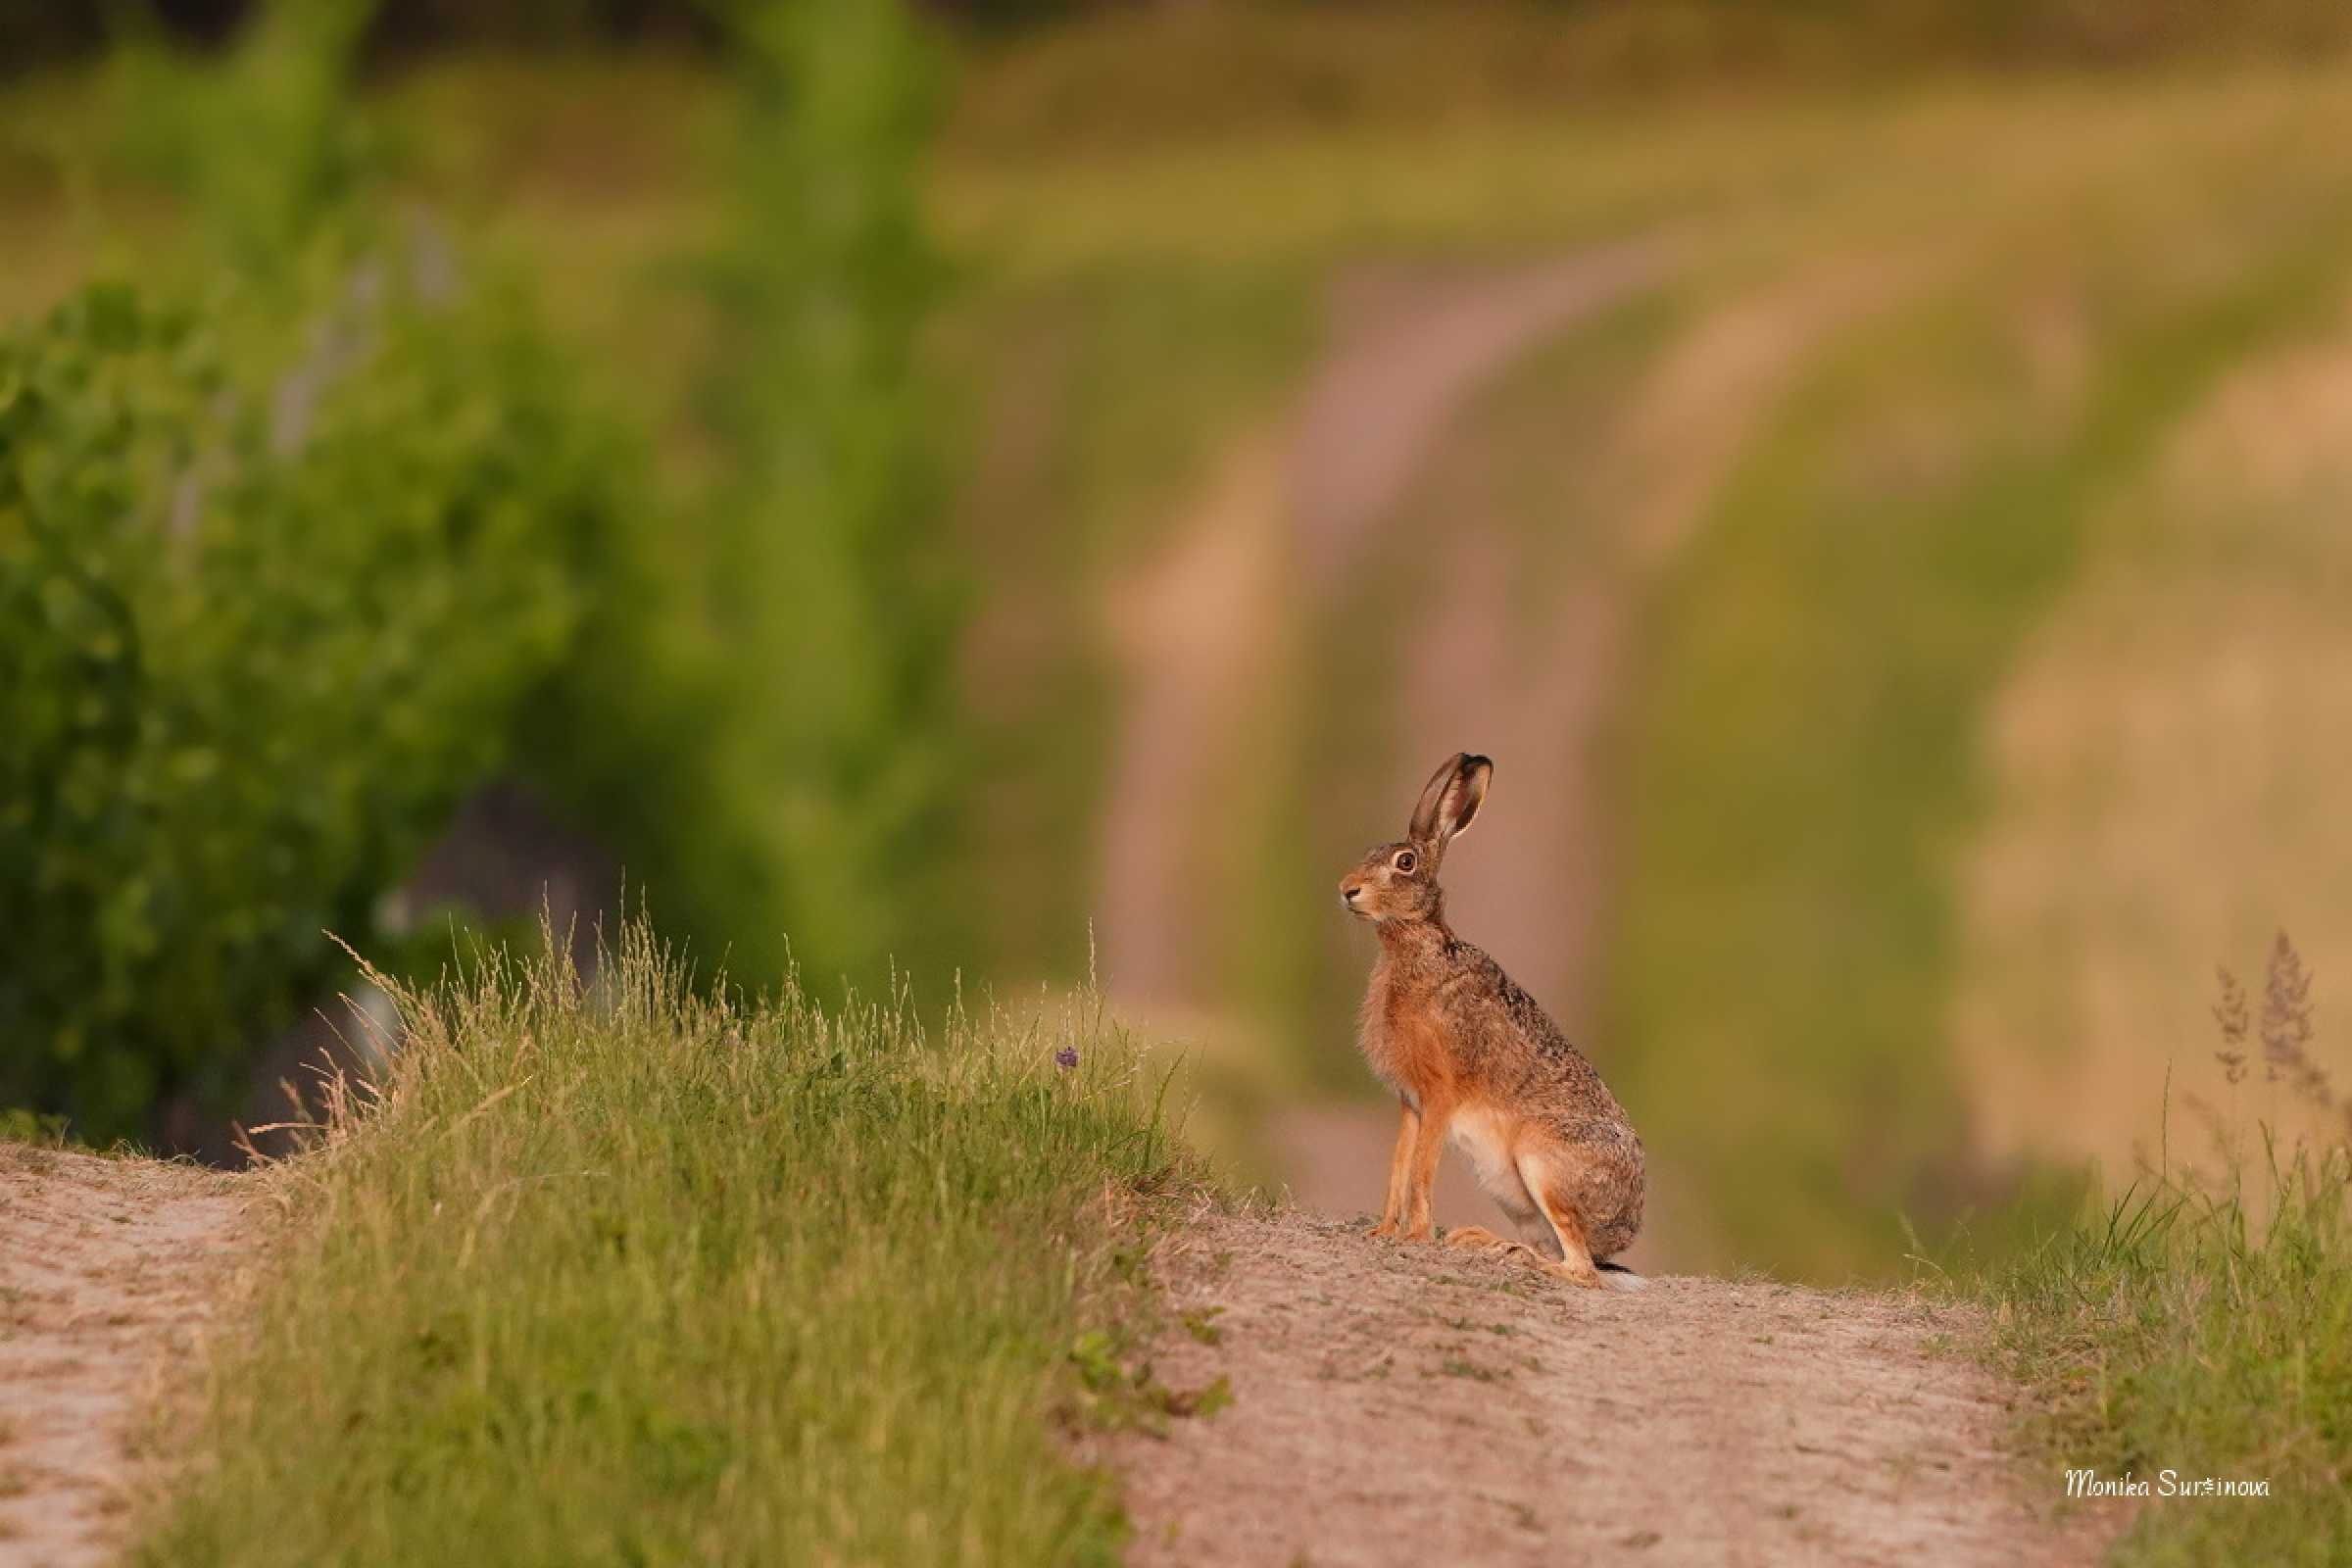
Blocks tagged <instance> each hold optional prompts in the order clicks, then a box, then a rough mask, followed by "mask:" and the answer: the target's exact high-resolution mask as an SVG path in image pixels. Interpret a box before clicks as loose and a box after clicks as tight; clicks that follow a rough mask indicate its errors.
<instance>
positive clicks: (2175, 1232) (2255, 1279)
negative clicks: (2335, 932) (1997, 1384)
mask: <svg viewBox="0 0 2352 1568" xmlns="http://www.w3.org/2000/svg"><path fill="white" fill-rule="evenodd" d="M2216 1012H2217V1014H2218V1015H2219V1016H2220V1018H2221V1020H2222V1037H2221V1039H2220V1041H2219V1042H2218V1045H2219V1047H2220V1050H2219V1052H2217V1053H2216V1054H2219V1055H2221V1056H2223V1057H2224V1058H2225V1060H2226V1061H2228V1063H2229V1064H2228V1065H2225V1066H2224V1067H2223V1068H2222V1072H2221V1076H2222V1077H2223V1079H2224V1080H2225V1082H2226V1088H2225V1090H2224V1098H2223V1099H2221V1100H2219V1101H2215V1102H2207V1101H2203V1100H2202V1099H2194V1100H2189V1101H2187V1102H2185V1103H2183V1102H2181V1101H2180V1100H2175V1101H2174V1102H2173V1103H2174V1106H2175V1113H2174V1118H2173V1123H2172V1125H2173V1127H2174V1129H2175V1131H2174V1138H2173V1141H2172V1142H2171V1143H2170V1144H2169V1145H2168V1146H2167V1147H2164V1148H2163V1149H2161V1150H2160V1151H2159V1152H2158V1153H2157V1154H2156V1156H2155V1159H2154V1163H2153V1167H2152V1168H2151V1169H2150V1170H2148V1171H2147V1172H2145V1173H2143V1175H2142V1176H2141V1178H2140V1180H2139V1181H2138V1182H2137V1183H2135V1184H2134V1185H2133V1186H2132V1187H2131V1190H2130V1191H2129V1192H2128V1193H2126V1194H2125V1195H2124V1196H2122V1197H2120V1198H2117V1199H2114V1200H2112V1201H2109V1202H2107V1203H2106V1204H2105V1205H2104V1206H2099V1207H2094V1208H2093V1209H2092V1210H2091V1211H2090V1212H2089V1213H2087V1214H2086V1215H2084V1216H2083V1218H2082V1220H2080V1221H2079V1222H2078V1223H2076V1224H2074V1225H2072V1226H2069V1227H2067V1228H2064V1229H2062V1230H2060V1231H2059V1232H2057V1233H2056V1234H2055V1235H2054V1236H2053V1237H2052V1238H2051V1239H2050V1240H2049V1241H2047V1242H2046V1243H2044V1244H2043V1245H2042V1246H2040V1247H2038V1248H2036V1249H2034V1250H2033V1251H2031V1252H2029V1253H2027V1254H2025V1255H2023V1256H2022V1257H2019V1258H2016V1259H2012V1260H2008V1261H2005V1262H2002V1263H1998V1264H1996V1265H1995V1266H1994V1267H1992V1268H1991V1269H1990V1270H1988V1271H1987V1272H1986V1273H1985V1274H1984V1275H1983V1276H1982V1277H1980V1278H1979V1279H1978V1280H1977V1281H1975V1282H1974V1284H1973V1287H1972V1289H1973V1290H1974V1292H1975V1293H1976V1294H1977V1295H1978V1296H1979V1297H1981V1298H1982V1299H1984V1300H1985V1302H1986V1303H1987V1304H1988V1305H1989V1306H1990V1307H1991V1308H1992V1310H1993V1314H1994V1330H1993V1335H1992V1341H1991V1345H1990V1350H1991V1353H1992V1359H1993V1360H1994V1362H1995V1364H1996V1365H1998V1366H1999V1367H2000V1368H2001V1370H2003V1371H2005V1372H2008V1373H2010V1374H2012V1375H2014V1376H2017V1377H2019V1378H2021V1379H2022V1380H2024V1381H2025V1382H2026V1383H2027V1384H2028V1385H2029V1386H2030V1387H2032V1388H2033V1389H2034V1392H2035V1393H2036V1394H2037V1395H2038V1396H2039V1397H2038V1398H2037V1399H2036V1400H2034V1402H2033V1403H2032V1404H2031V1405H2030V1406H2029V1408H2030V1409H2031V1410H2032V1412H2033V1413H2032V1414H2030V1415H2029V1416H2028V1417H2027V1418H2026V1423H2025V1438H2026V1445H2027V1448H2028V1451H2029V1452H2030V1453H2031V1454H2032V1455H2033V1456H2034V1459H2035V1461H2036V1462H2037V1465H2038V1467H2039V1468H2040V1470H2041V1471H2042V1473H2044V1474H2046V1475H2047V1476H2049V1477H2050V1478H2051V1484H2052V1485H2056V1484H2057V1480H2056V1478H2058V1477H2059V1476H2060V1475H2062V1474H2063V1472H2064V1471H2066V1470H2070V1469H2092V1470H2095V1471H2096V1472H2097V1473H2098V1474H2099V1476H2100V1477H2101V1478H2103V1479H2106V1480H2111V1481H2113V1480H2130V1481H2135V1482H2139V1483H2142V1484H2144V1485H2145V1486H2146V1487H2147V1488H2148V1489H2149V1492H2148V1495H2149V1496H2150V1500H2149V1501H2148V1502H2147V1503H2146V1504H2144V1505H2143V1507H2142V1510H2141V1512H2140V1513H2139V1515H2138V1517H2137V1519H2136V1520H2135V1521H2134V1523H2133V1527H2132V1528H2131V1531H2130V1532H2129V1533H2128V1534H2127V1535H2126V1536H2125V1537H2124V1538H2123V1540H2122V1541H2121V1542H2119V1543H2118V1544H2117V1546H2116V1549H2115V1552H2114V1554H2113V1557H2112V1559H2111V1560H2112V1561H2114V1562H2116V1563H2118V1564H2128V1565H2134V1568H2137V1565H2143V1564H2145V1565H2156V1564H2166V1565H2170V1564H2187V1563H2246V1562H2265V1563H2282V1564H2312V1565H2318V1564H2324V1563H2336V1562H2342V1561H2343V1560H2344V1558H2345V1556H2346V1554H2347V1553H2348V1552H2352V1486H2348V1485H2347V1483H2348V1482H2352V1421H2348V1420H2347V1417H2346V1412H2347V1410H2352V1213H2348V1212H2347V1202H2348V1199H2352V1142H2347V1139H2346V1136H2345V1131H2344V1129H2345V1127H2346V1126H2347V1121H2346V1118H2345V1110H2346V1105H2345V1103H2343V1102H2341V1101H2340V1100H2338V1099H2337V1098H2336V1096H2335V1093H2334V1090H2333V1088H2332V1085H2331V1084H2330V1082H2329V1075H2328V1074H2327V1069H2326V1067H2325V1066H2324V1065H2323V1064H2322V1063H2321V1060H2320V1057H2319V1055H2318V1047H2317V1038H2316V1034H2315V1030H2314V1028H2313V1022H2312V1014H2313V1008H2312V1004H2311V977H2310V972H2309V971H2308V970H2307V969H2306V968H2305V967H2304V966H2303V963H2302V960H2301V958H2300V956H2298V955H2296V954H2294V953H2293V951H2292V950H2291V949H2289V948H2287V947H2286V946H2285V945H2284V941H2283V939H2281V941H2280V945H2279V946H2278V948H2276V949H2274V951H2273V954H2272V957H2271V961H2270V967H2269V971H2268V974H2267V975H2266V976H2265V984H2264V985H2263V986H2262V988H2261V990H2260V993H2259V994H2258V995H2257V996H2255V997H2253V998H2251V999H2249V998H2248V997H2247V996H2246V995H2245V993H2244V992H2242V991H2238V990H2236V988H2235V987H2234V986H2233V985H2232V984H2231V983H2230V982H2229V981H2228V980H2227V979H2226V980H2225V982H2224V992H2223V1000H2222V1004H2221V1005H2220V1006H2219V1007H2217V1008H2216ZM2229 1058H2234V1060H2229ZM2249 1101H2251V1102H2254V1103H2287V1104H2289V1105H2290V1106H2291V1108H2292V1111H2293V1112H2295V1113H2298V1114H2299V1115H2300V1116H2302V1117H2308V1118H2309V1119H2310V1120H2311V1121H2313V1122H2317V1123H2319V1124H2321V1125H2324V1126H2325V1128H2326V1129H2327V1130H2326V1131H2315V1132H2309V1133H2304V1134H2289V1133H2284V1132H2279V1131H2278V1130H2277V1129H2275V1128H2274V1127H2272V1125H2271V1124H2270V1123H2268V1122H2261V1123H2251V1122H2249V1121H2247V1120H2245V1119H2243V1118H2242V1116H2241V1115H2240V1114H2239V1113H2241V1112H2244V1111H2246V1110H2247V1109H2248V1108H2249V1107H2248V1106H2247V1104H2246V1102H2249ZM2184 1110H2185V1112H2186V1113H2185V1114H2184V1113H2183V1111H2184ZM2191 1126H2193V1127H2194V1128H2195V1129H2196V1131H2195V1132H2194V1134H2193V1135H2190V1136H2182V1133H2183V1132H2185V1130H2186V1129H2188V1128H2189V1127H2191ZM2249 1128H2252V1129H2253V1130H2251V1131H2249V1130H2248V1129H2249ZM2167 1471H2170V1472H2172V1481H2171V1483H2170V1484H2172V1485H2174V1486H2176V1487H2178V1488H2179V1489H2180V1492H2179V1493H2178V1494H2177V1495H2170V1496H2169V1500H2168V1494H2167V1493H2166V1491H2165V1488H2166V1487H2167V1485H2168V1482H2167V1479H2166V1472H2167ZM2208 1480H2211V1481H2212V1482H2215V1483H2217V1484H2219V1485H2220V1486H2221V1487H2228V1486H2232V1485H2235V1486H2239V1487H2243V1486H2245V1485H2247V1484H2251V1483H2264V1484H2266V1485H2267V1490H2266V1492H2265V1493H2264V1494H2263V1495H2229V1493H2227V1492H2223V1493H2221V1495H2199V1494H2198V1492H2197V1490H2196V1489H2198V1488H2200V1487H2202V1486H2203V1485H2204V1484H2205V1483H2206V1482H2207V1481H2208Z"/></svg>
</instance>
